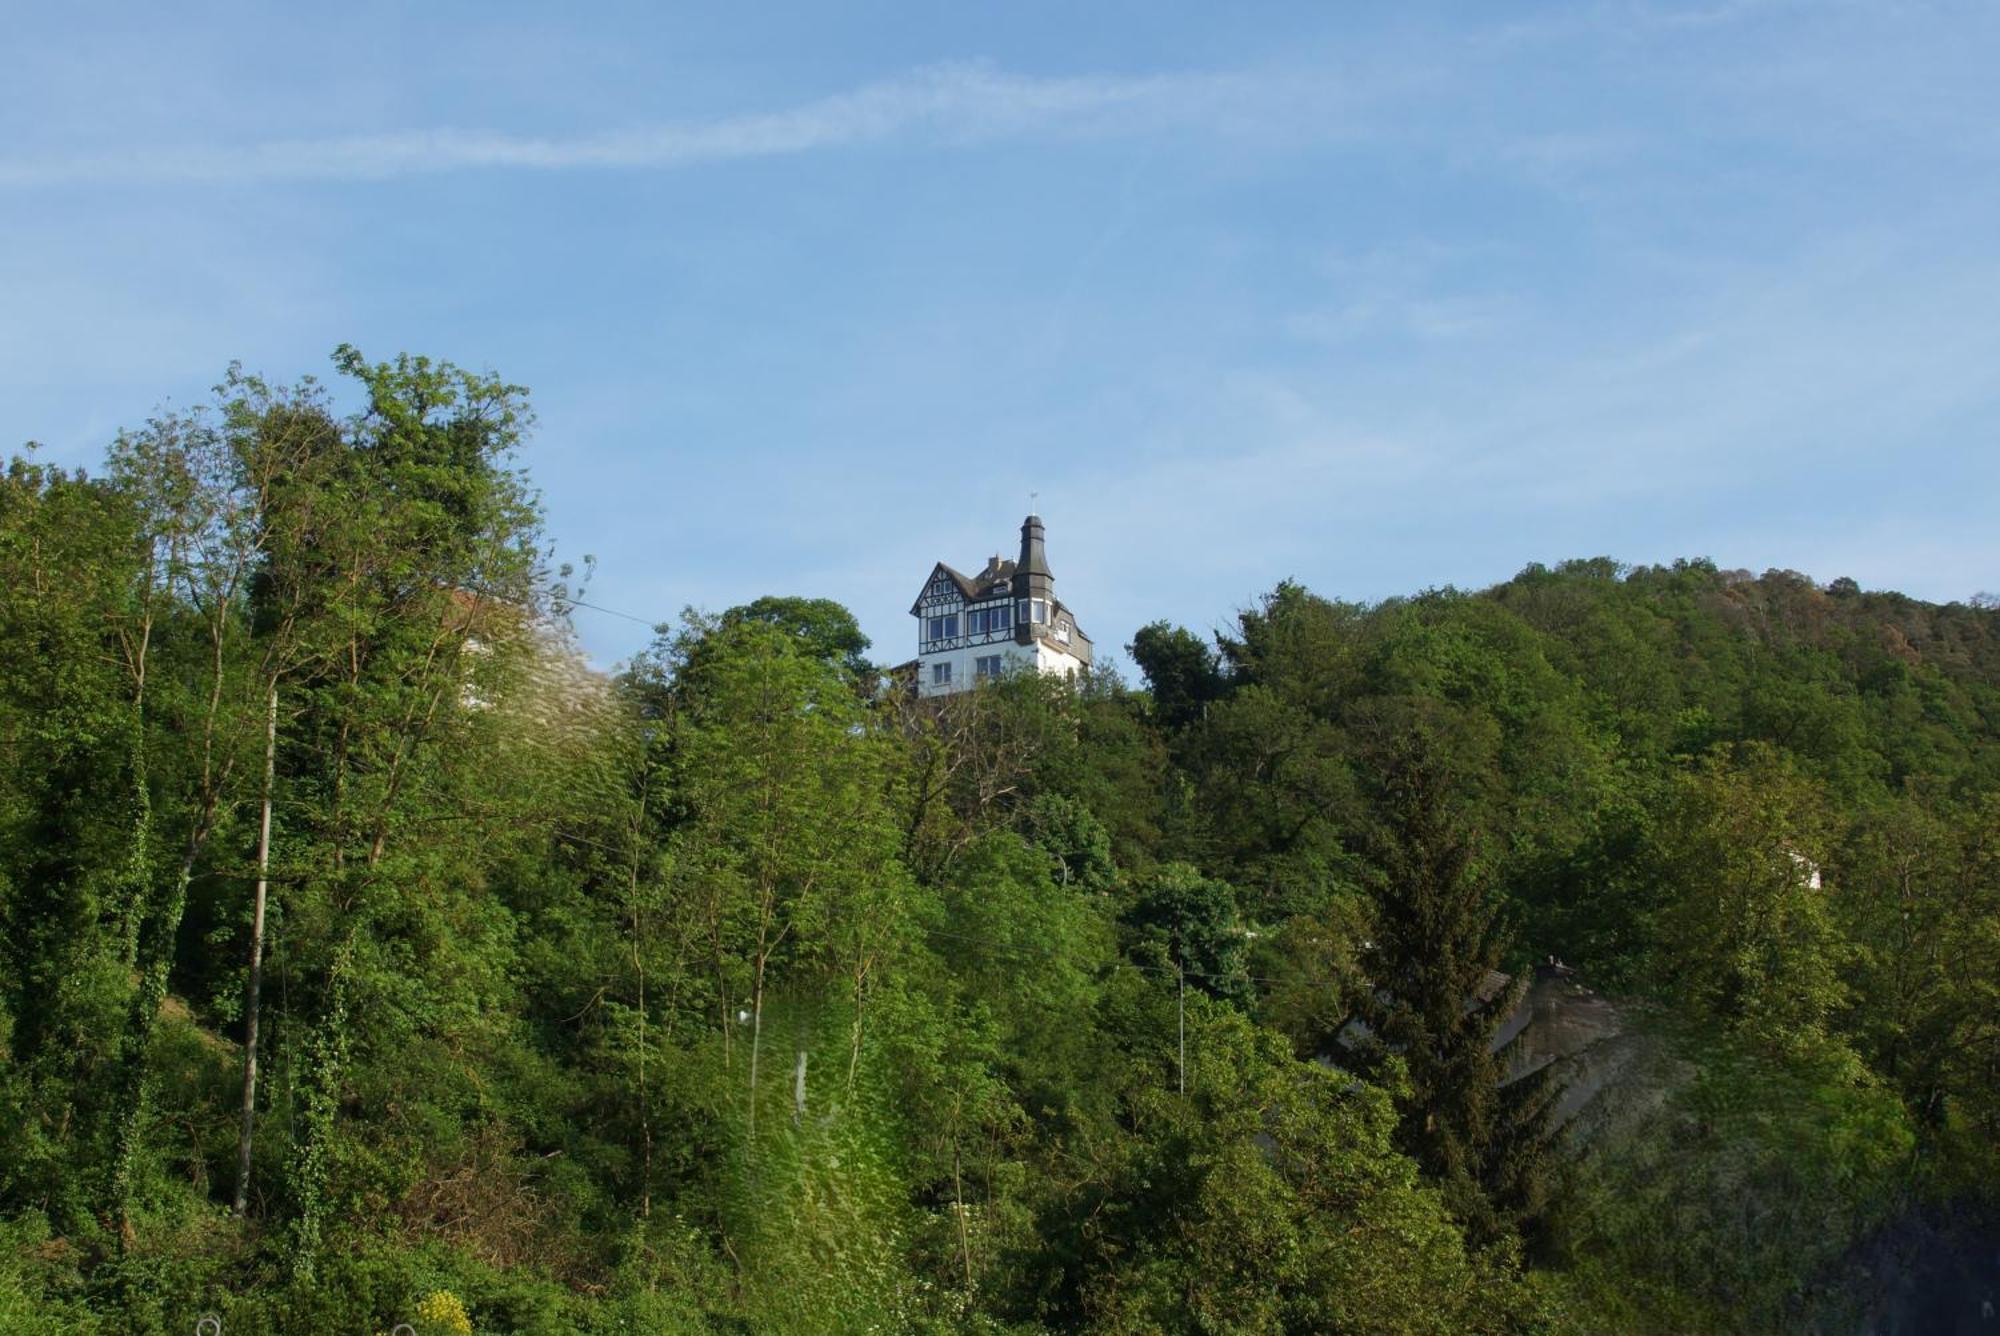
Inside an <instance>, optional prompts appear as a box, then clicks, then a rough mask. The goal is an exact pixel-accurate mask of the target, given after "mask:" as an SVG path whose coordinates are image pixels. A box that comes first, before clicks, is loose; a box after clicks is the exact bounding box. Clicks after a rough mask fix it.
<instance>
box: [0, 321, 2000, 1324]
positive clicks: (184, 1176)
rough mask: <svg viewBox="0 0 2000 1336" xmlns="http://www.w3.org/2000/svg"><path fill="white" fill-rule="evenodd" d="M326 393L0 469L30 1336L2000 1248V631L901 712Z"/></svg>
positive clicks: (260, 403) (1835, 1277)
mask: <svg viewBox="0 0 2000 1336" xmlns="http://www.w3.org/2000/svg"><path fill="white" fill-rule="evenodd" d="M336 363H337V367H338V370H339V371H340V373H341V375H342V377H343V381H344V383H345V384H346V385H347V386H348V387H349V390H350V391H351V395H352V399H353V400H354V402H355V403H357V404H358V407H357V408H355V409H354V410H353V411H347V410H346V409H345V408H343V407H342V402H343V401H342V400H340V399H337V398H336V397H335V396H333V395H332V394H330V393H329V392H328V391H327V390H326V389H324V388H323V387H321V386H319V385H317V384H315V383H312V382H310V381H308V382H305V383H303V384H300V385H298V386H291V387H284V386H273V385H270V384H267V383H265V382H263V381H261V380H258V379H257V378H255V377H251V376H245V375H243V374H241V373H232V375H231V376H230V378H229V379H228V380H227V381H226V382H225V384H224V385H223V386H222V387H221V388H220V389H219V390H218V393H217V398H216V402H215V403H214V404H213V405H211V406H209V407H206V408H204V409H201V410H198V411H193V412H187V413H180V414H171V415H163V416H161V417H159V418H157V419H156V420H154V421H151V422H149V423H148V424H146V425H145V426H144V427H143V428H139V429H136V430H133V431H130V432H128V433H126V434H124V435H122V436H120V437H119V439H118V440H117V441H116V442H114V443H113V444H112V446H111V447H110V449H109V452H108V457H107V459H106V462H105V466H104V468H103V469H102V470H101V471H99V472H96V473H93V474H89V475H86V474H85V473H84V472H82V471H70V470H65V469H60V468H55V467H51V466H49V465H46V464H44V463H40V462H38V461H37V459H36V457H35V455H34V453H33V452H32V451H30V452H28V453H26V454H24V455H22V456H20V457H18V458H16V459H14V460H13V462H12V463H11V465H10V466H9V468H8V470H7V472H6V474H5V476H4V478H0V961H4V966H0V1331H17V1330H18V1331H23V1332H28V1331H34V1332H41V1331H47V1330H58V1329H59V1330H74V1331H105V1332H113V1331H116V1332H125V1331H160V1332H181V1331H185V1330H189V1329H191V1328H192V1326H193V1324H194V1322H195V1320H196V1319H197V1318H198V1317H199V1316H200V1315H202V1314H204V1313H213V1314H215V1315H216V1316H217V1317H218V1318H219V1319H220V1320H221V1322H222V1324H223V1330H224V1331H225V1332H227V1333H230V1334H231V1336H236V1334H237V1333H242V1332H258V1331H270V1332H276V1331H308V1330H313V1331H317V1330H327V1331H332V1330H353V1331H368V1330H386V1329H387V1328H388V1327H389V1326H391V1325H393V1324H395V1323H397V1322H410V1323H412V1324H413V1325H415V1326H416V1328H417V1329H418V1330H420V1331H425V1330H428V1331H438V1332H449V1331H459V1332H463V1331H468V1330H478V1331H533V1332H570V1331H607V1332H608V1331H633V1330H643V1331H690V1332H693V1331H711V1330H721V1331H740V1330H751V1331H828V1330H880V1331H933V1330H934V1331H960V1330H973V1331H978V1330H986V1331H996V1332H997V1331H1033V1330H1042V1329H1047V1328H1065V1329H1068V1328H1088V1329H1096V1330H1107V1331H1214V1332H1223V1331H1228V1332H1236V1331H1245V1332H1256V1331H1336V1330H1360V1331H1453V1332H1461V1331H1495V1332H1499V1331H1512V1330H1553V1331H1568V1330H1576V1331H1608V1330H1617V1331H1632V1330H1645V1329H1654V1330H1661V1331H1687V1330H1705V1329H1737V1328H1741V1329H1770V1328H1774V1327H1785V1326H1805V1325H1808V1324H1812V1323H1821V1324H1827V1323H1833V1324H1838V1323H1841V1322H1843V1321H1851V1320H1854V1319H1855V1318H1856V1316H1857V1315H1858V1314H1862V1313H1864V1312H1865V1311H1866V1310H1867V1309H1868V1307H1869V1305H1871V1304H1877V1303H1879V1302H1881V1296H1880V1295H1878V1294H1875V1293H1872V1292H1871V1291H1870V1289H1869V1287H1868V1286H1866V1285H1863V1284H1860V1283H1858V1282H1856V1281H1855V1280H1854V1279H1853V1278H1852V1276H1851V1275H1850V1271H1851V1270H1852V1268H1850V1267H1848V1266H1846V1265H1844V1260H1843V1259H1845V1258H1848V1257H1849V1256H1859V1255H1861V1253H1862V1252H1863V1251H1864V1250H1870V1249H1872V1251H1869V1252H1868V1254H1867V1255H1869V1256H1870V1257H1871V1258H1875V1259H1876V1260H1877V1262H1878V1263H1879V1260H1880V1257H1881V1256H1882V1255H1883V1252H1882V1249H1883V1247H1884V1246H1886V1245H1884V1244H1883V1243H1882V1242H1881V1241H1882V1240H1883V1239H1884V1238H1888V1237H1891V1236H1892V1235H1893V1233H1894V1230H1895V1228H1896V1227H1897V1226H1898V1223H1899V1222H1908V1221H1910V1220H1912V1219H1923V1220H1926V1221H1932V1222H1934V1221H1937V1220H1940V1219H1958V1218H1961V1216H1962V1214H1963V1213H1965V1212H1968V1211H1969V1212H1976V1211H1978V1210H1980V1209H1983V1208H1984V1207H1985V1206H1986V1204H1987V1203H1986V1200H1985V1198H1984V1197H1983V1196H1982V1193H1984V1192H1986V1191H1988V1190H1989V1189H1987V1188H1986V1187H1985V1186H1984V1185H1987V1184H1990V1183H1991V1182H1993V1181H1994V1179H1993V1172H1994V1170H1995V1168H1996V1167H2000V1019H1996V1018H2000V745H1996V739H1997V738H2000V614H1996V613H1995V612H1994V611H1992V610H1990V609H1984V608H1979V607H1971V606H1961V605H1951V606H1946V607H1938V606H1933V605H1928V604H1923V603H1919V602H1916V601H1913V600H1909V599H1905V598H1902V597H1900V596H1897V595H1892V594H1876V593H1868V592H1864V591H1862V590H1860V589H1859V588H1857V587H1856V586H1855V585H1854V584H1853V583H1852V582H1850V581H1844V580H1843V581H1835V582H1834V583H1833V584H1831V585H1827V586H1824V587H1821V586H1818V585H1816V584H1814V583H1813V582H1811V581H1809V580H1807V579H1805V578H1804V577H1802V576H1798V575H1794V574H1790V573H1782V572H1773V573H1769V574H1766V575H1765V576H1763V577H1761V578H1754V579H1753V578H1750V577H1748V576H1747V575H1743V574H1741V573H1725V572H1722V571H1718V570H1717V569H1716V568H1715V567H1713V566H1712V565H1709V564H1707V563H1703V562H1687V563H1680V564H1676V565H1675V566H1673V567H1671V568H1645V569H1636V570H1633V569H1625V568H1621V567H1619V566H1617V565H1615V564H1613V563H1611V562H1608V561H1586V562H1573V563H1567V564H1564V565H1563V566H1561V567H1558V568H1556V569H1553V570H1550V569H1543V568H1540V567H1532V568H1530V569H1528V570H1526V571H1524V572H1523V573H1522V574H1521V575H1519V576H1518V577H1516V578H1515V579H1513V580H1511V581H1508V582H1507V583H1505V584H1503V585H1500V586H1497V587H1495V588H1492V589H1489V590H1485V591H1482V592H1479V593H1463V592H1458V591H1453V590H1441V591H1431V592H1427V593H1424V594H1422V595H1419V596H1415V597H1412V598H1408V599H1397V600H1391V601H1388V602H1385V603H1381V604H1376V605H1372V606H1361V605H1355V604H1348V603H1342V602H1339V601H1335V600H1330V599H1327V598H1324V597H1321V596H1318V595H1315V594H1313V593H1312V592H1310V591H1308V590H1306V589H1304V588H1301V587H1299V586H1297V585H1294V584H1289V583H1287V584H1283V585H1280V586H1279V587H1278V588H1276V589H1275V590H1273V591H1272V592H1271V593H1269V594H1268V595H1266V596H1264V597H1263V598H1261V599H1259V600H1258V601H1257V602H1256V604H1255V606H1253V607H1252V608H1250V609H1249V610H1247V611H1246V612H1244V613H1243V614H1242V615H1241V617H1240V618H1239V619H1238V620H1237V622H1236V623H1235V624H1234V625H1232V626H1230V627H1228V628H1226V629H1225V630H1223V631H1222V632H1221V633H1219V634H1197V633H1195V632H1191V631H1189V630H1186V629H1182V628H1177V627H1174V626H1172V625H1170V624H1167V623H1159V624H1156V625H1153V626H1149V627H1147V628H1145V629H1144V630H1143V631H1141V632H1140V633H1139V635H1138V636H1137V637H1136V639H1135V641H1134V643H1133V645H1132V646H1131V647H1130V652H1131V657H1132V659H1133V661H1134V662H1135V663H1136V666H1137V675H1136V677H1137V680H1135V681H1134V682H1131V683H1126V682H1121V681H1120V680H1118V679H1117V677H1116V676H1114V675H1109V674H1106V675H1100V676H1098V677H1096V678H1094V679H1091V680H1089V681H1087V682H1085V683H1083V684H1082V685H1081V686H1072V685H1070V684H1065V683H1058V682H1052V681H1049V680H1046V679H1039V678H1032V677H1030V678H1017V679H1008V680H1003V681H1001V682H999V683H997V684H994V685H992V686H989V687H985V688H982V689H980V690H978V691H976V692H972V693H968V694H966V695H962V696H958V697H953V698H951V699H949V700H948V701H946V702H943V703H925V702H919V701H916V700H913V699H911V698H910V697H909V696H908V695H907V693H906V692H904V691H902V690H901V689H899V688H898V687H897V686H896V684H895V683H894V682H892V681H889V680H886V679H884V678H883V677H882V676H881V675H880V674H879V673H878V672H877V671H876V670H875V669H874V668H873V667H871V665H870V664H869V662H868V659H867V657H866V652H867V650H868V648H869V647H868V644H867V642H866V640H865V639H863V638H862V637H861V635H860V633H859V631H858V630H857V629H856V627H855V623H854V621H853V619H852V617H851V616H849V615H848V613H847V612H846V611H845V610H844V609H842V608H841V607H839V606H838V605H837V604H833V603H830V602H826V601H824V600H818V599H811V598H798V597H770V598H765V599H761V600H759V601H757V602H755V603H752V604H749V605H746V606H744V607H740V608H735V609H730V610H727V611H725V612H723V613H720V614H718V615H713V616H710V615H699V614H689V615H688V616H687V617H686V618H684V619H683V621H682V622H681V623H680V624H679V625H677V626H671V627H663V628H661V630H660V633H659V635H658V638H657V640H656V641H655V643H654V645H653V646H652V648H651V649H650V650H649V651H648V652H647V653H645V654H643V655H641V656H639V657H638V658H637V659H636V660H635V661H634V662H633V663H632V664H630V665H628V666H627V667H626V668H625V669H624V670H623V671H621V672H620V673H619V674H618V675H617V676H616V677H615V679H613V680H610V681H606V680H603V679H601V678H599V677H597V676H595V675H594V674H591V673H589V672H588V671H587V670H585V669H584V668H583V667H582V666H581V662H580V660H579V659H578V657H577V656H576V654H575V652H574V651H573V649H572V648H571V647H570V646H569V644H568V642H567V639H566V632H565V626H566V621H565V618H566V613H567V610H568V608H569V607H571V606H573V604H572V600H573V599H574V598H575V597H577V591H576V590H575V589H574V588H573V587H572V585H571V583H570V576H569V574H568V573H567V572H566V571H564V570H560V569H557V570H551V569H550V568H549V567H548V565H547V554H546V547H545V544H544V540H543V537H542V533H541V528H540V514H539V510H538V505H537V501H536V498H535V496H534V494H533V492H532V491H531V490H530V488H529V487H528V485H527V483H526V481H525V479H524V476H523V475H522V474H521V472H520V471H519V469H518V467H517V465H516V463H515V451H516V449H517V447H518V446H519V445H520V444H521V443H522V440H523V437H524V435H525V433H526V432H527V430H528V427H529V425H530V416H529V412H528V407H527V403H526V398H525V395H524V393H523V392H522V391H521V390H519V389H518V388H517V387H514V386H510V385H508V384H506V383H504V382H502V381H499V380H496V379H494V378H491V377H485V376H475V375H470V374H467V373H464V372H461V371H459V370H458V369H456V368H454V367H451V366H449V365H447V364H439V363H432V362H429V361H426V360H424V359H421V358H408V357H405V358H399V359H397V360H395V361H392V362H388V363H371V362H368V361H367V360H365V359H364V358H362V357H361V356H360V355H359V354H358V353H355V352H354V351H353V350H351V349H343V350H342V351H341V352H340V354H339V355H338V356H337V358H336ZM1549 957H1559V958H1561V959H1562V960H1563V961H1565V962H1567V964H1568V965H1569V966H1570V967H1572V968H1574V969H1576V970H1578V971H1580V977H1581V978H1583V979H1584V980H1585V981H1587V982H1588V983H1589V984H1590V985H1591V986H1592V987H1594V988H1595V989H1597V990H1598V991H1599V992H1601V993H1604V994H1606V995H1607V996H1610V997H1613V998H1615V999H1617V1002H1618V1006H1619V1009H1620V1014H1621V1016H1623V1017H1624V1023H1625V1033H1624V1034H1623V1035H1621V1037H1620V1040H1619V1043H1620V1044H1621V1045H1623V1046H1624V1047H1623V1049H1622V1050H1621V1052H1623V1053H1624V1054H1625V1059H1626V1060H1625V1061H1623V1064H1622V1065H1621V1066H1620V1068H1619V1074H1618V1075H1617V1076H1616V1078H1615V1079H1612V1080H1609V1081H1608V1082H1606V1083H1605V1088H1604V1089H1603V1090H1602V1091H1601V1092H1600V1093H1599V1094H1598V1097H1597V1098H1596V1099H1595V1100H1594V1101H1592V1102H1591V1104H1590V1110H1589V1115H1588V1116H1587V1117H1585V1116H1576V1117H1571V1116H1569V1114H1568V1113H1567V1112H1563V1113H1560V1114H1559V1112H1558V1110H1559V1106H1560V1102H1561V1099H1562V1087H1561V1080H1562V1079H1563V1076H1564V1073H1563V1072H1561V1071H1558V1070H1557V1069H1553V1068H1552V1069H1548V1070H1544V1071H1541V1072H1537V1073H1533V1074H1530V1075H1528V1076H1525V1077H1521V1078H1520V1079H1513V1080H1507V1079H1505V1078H1506V1077H1507V1076H1509V1075H1510V1072H1509V1070H1508V1058H1507V1053H1506V1052H1505V1051H1504V1050H1502V1051H1500V1052H1497V1053H1496V1052H1495V1051H1494V1049H1495V1036H1496V1033H1497V1032H1499V1030H1500V1027H1501V1026H1502V1024H1503V1022H1504V1021H1505V1020H1506V1018H1507V1016H1508V1015H1509V1014H1510V1013H1511V1012H1512V1011H1513V1010H1514V1008H1515V1006H1516V1003H1517V1001H1518V999H1519V997H1520V995H1521V991H1522V988H1523V986H1524V984H1525V981H1526V979H1527V977H1528V974H1529V970H1528V966H1529V964H1530V963H1531V962H1534V961H1539V960H1546V959H1548V958H1549ZM253 1035H254V1042H255V1054H256V1058H257V1061H256V1064H255V1079H254V1081H246V1074H245V1069H246V1062H245V1057H246V1050H247V1049H248V1048H249V1046H250V1043H251V1039H252V1036H253ZM1876 1269H1877V1270H1878V1271H1879V1269H1880V1267H1879V1265H1878V1266H1877V1268H1876Z"/></svg>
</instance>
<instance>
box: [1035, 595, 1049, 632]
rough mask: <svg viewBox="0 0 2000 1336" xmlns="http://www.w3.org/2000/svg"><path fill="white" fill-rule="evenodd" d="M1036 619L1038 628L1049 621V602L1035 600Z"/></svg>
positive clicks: (1041, 599)
mask: <svg viewBox="0 0 2000 1336" xmlns="http://www.w3.org/2000/svg"><path fill="white" fill-rule="evenodd" d="M1034 617H1035V624H1036V625H1037V626H1039V625H1041V624H1042V623H1043V622H1046V621H1047V620H1048V619H1049V601H1048V600H1047V599H1045V598H1038V599H1036V600H1035V611H1034Z"/></svg>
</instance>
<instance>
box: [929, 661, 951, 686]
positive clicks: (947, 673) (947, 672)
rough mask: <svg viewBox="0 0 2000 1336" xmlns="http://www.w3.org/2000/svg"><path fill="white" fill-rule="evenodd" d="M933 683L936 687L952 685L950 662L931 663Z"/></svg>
mask: <svg viewBox="0 0 2000 1336" xmlns="http://www.w3.org/2000/svg"><path fill="white" fill-rule="evenodd" d="M931 685H932V686H934V687H948V686H950V685H951V665H950V664H948V663H934V664H932V665H931Z"/></svg>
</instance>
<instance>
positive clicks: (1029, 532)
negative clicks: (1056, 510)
mask: <svg viewBox="0 0 2000 1336" xmlns="http://www.w3.org/2000/svg"><path fill="white" fill-rule="evenodd" d="M1055 588H1056V577H1055V576H1054V575H1052V574H1050V573H1049V556H1048V553H1047V552H1045V551H1043V550H1042V517H1041V516H1040V515H1030V516H1028V518H1026V519H1024V520H1022V521H1021V558H1020V560H1019V561H1016V562H1015V563H1014V642H1015V643H1016V644H1019V645H1026V644H1030V643H1032V642H1033V641H1034V640H1035V639H1036V637H1038V636H1044V635H1047V634H1048V619H1049V615H1050V614H1049V607H1050V605H1051V603H1053V602H1054V600H1055V596H1056V594H1055Z"/></svg>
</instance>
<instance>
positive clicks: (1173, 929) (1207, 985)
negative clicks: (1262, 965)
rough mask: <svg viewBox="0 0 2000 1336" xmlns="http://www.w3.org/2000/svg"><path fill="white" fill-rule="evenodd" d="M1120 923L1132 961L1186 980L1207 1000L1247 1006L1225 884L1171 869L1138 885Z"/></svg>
mask: <svg viewBox="0 0 2000 1336" xmlns="http://www.w3.org/2000/svg"><path fill="white" fill-rule="evenodd" d="M1123 923H1124V927H1125V932H1126V936H1127V940H1128V942H1129V946H1128V948H1127V949H1128V950H1129V951H1130V952H1131V953H1132V954H1133V955H1134V956H1135V957H1137V958H1139V959H1141V960H1143V961H1144V962H1145V963H1147V964H1149V965H1152V966H1154V967H1155V968H1160V967H1164V968H1167V969H1171V970H1173V971H1174V972H1175V974H1176V976H1185V977H1186V979H1187V981H1188V983H1189V984H1191V985H1192V986H1193V987H1195V988H1199V989H1200V990H1201V991H1203V992H1205V993H1207V994H1209V995H1210V996H1211V997H1216V998H1221V999H1224V1000H1227V1001H1232V1002H1236V1003H1238V1004H1240V1005H1247V1004H1248V1002H1249V1000H1250V995H1251V988H1250V978H1249V975H1248V973H1247V972H1246V971H1245V968H1244V962H1245V959H1246V956H1247V951H1246V946H1247V943H1246V941H1245V937H1244V929H1243V925H1242V924H1241V923H1240V922H1239V921H1238V919H1237V914H1236V892H1235V890H1234V888H1232V887H1231V886H1230V885H1229V883H1227V882H1223V881H1215V880H1213V879H1211V878H1208V877H1204V876H1202V875H1201V873H1200V872H1198V871H1196V870H1195V869H1194V868H1191V867H1188V866H1187V865H1186V864H1182V863H1169V864H1167V865H1165V866H1163V867H1161V868H1159V869H1157V870H1156V871H1154V872H1153V874H1152V875H1151V876H1149V877H1148V878H1147V879H1146V880H1145V881H1144V882H1143V883H1142V884H1141V885H1140V887H1139V890H1138V892H1137V894H1136V895H1134V896H1133V898H1132V902H1131V904H1130V905H1129V906H1127V908H1126V910H1125V913H1124V915H1123Z"/></svg>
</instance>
